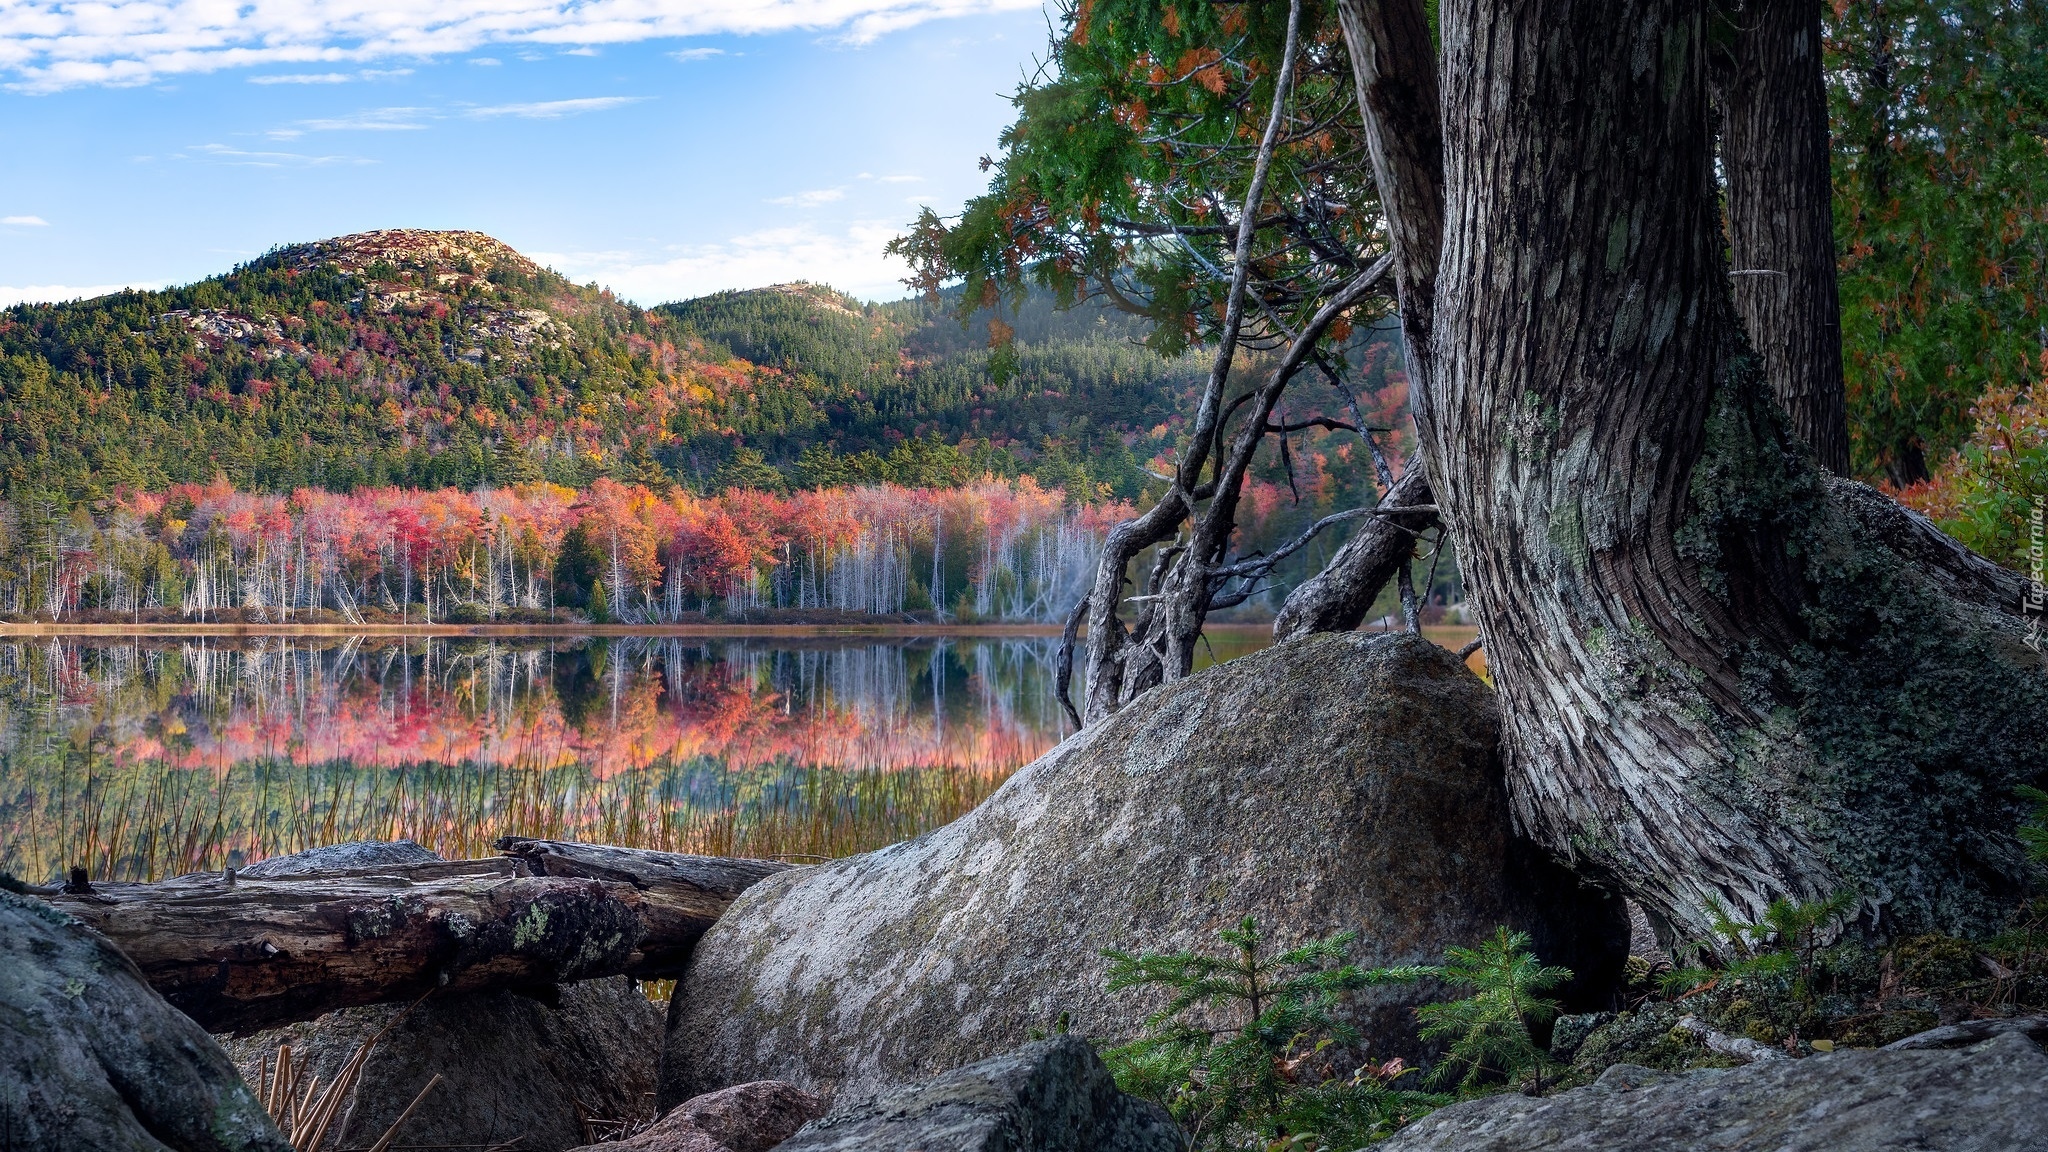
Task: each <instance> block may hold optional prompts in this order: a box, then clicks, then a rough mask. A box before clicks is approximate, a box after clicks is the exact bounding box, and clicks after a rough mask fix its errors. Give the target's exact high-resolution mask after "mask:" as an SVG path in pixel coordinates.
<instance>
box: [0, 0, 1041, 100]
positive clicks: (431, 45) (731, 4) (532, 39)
mask: <svg viewBox="0 0 2048 1152" xmlns="http://www.w3.org/2000/svg"><path fill="white" fill-rule="evenodd" d="M1042 3H1043V0H442V2H440V3H436V4H421V3H419V2H418V0H344V2H336V3H325V2H317V0H243V2H240V3H221V2H220V0H98V2H95V3H77V2H74V0H8V2H5V3H0V73H4V74H11V75H12V76H13V78H14V80H13V83H12V85H11V86H12V87H14V88H17V89H23V90H28V91H54V90H57V89H62V88H73V87H79V86H82V85H134V84H148V83H152V82H155V81H157V80H159V79H161V78H163V77H165V76H175V75H180V74H185V73H194V72H214V71H219V70H220V69H223V68H249V67H260V66H263V65H275V64H298V65H307V64H312V65H316V66H317V65H321V64H325V65H329V66H332V65H335V64H346V63H359V62H367V61H373V60H382V59H391V58H399V57H403V58H413V59H424V58H430V57H435V56H443V55H450V54H457V53H463V52H469V51H473V50H475V49H477V48H480V47H483V46H485V45H489V44H546V45H551V46H563V47H573V48H589V47H592V46H595V45H602V44H627V43H633V42H636V41H642V40H653V39H670V38H681V37H691V36H711V35H747V34H755V33H767V32H786V31H795V30H810V31H823V32H832V33H836V34H837V35H838V36H839V37H840V38H842V39H845V40H848V41H852V42H854V43H865V42H867V41H870V40H873V39H874V38H876V37H877V36H880V35H883V34H884V33H887V32H891V31H894V30H896V29H900V28H907V27H909V26H911V25H914V24H921V23H924V22H925V21H928V20H934V19H940V18H943V17H948V16H961V15H967V14H971V13H976V12H987V11H994V10H1002V9H1025V8H1037V7H1040V6H1041V4H1042Z"/></svg>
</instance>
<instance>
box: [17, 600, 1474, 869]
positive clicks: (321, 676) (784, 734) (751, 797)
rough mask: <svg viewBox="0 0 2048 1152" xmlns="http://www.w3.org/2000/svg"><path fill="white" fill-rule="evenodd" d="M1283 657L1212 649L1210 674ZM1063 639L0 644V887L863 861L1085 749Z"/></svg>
mask: <svg viewBox="0 0 2048 1152" xmlns="http://www.w3.org/2000/svg"><path fill="white" fill-rule="evenodd" d="M1466 635H1469V632H1467V633H1466ZM1266 639H1267V634H1266V632H1265V630H1264V629H1220V630H1216V632H1215V634H1214V635H1213V636H1212V637H1211V645H1210V646H1209V647H1208V648H1206V649H1205V651H1204V653H1203V656H1202V661H1203V663H1207V662H1209V661H1210V660H1213V659H1228V658H1230V657H1232V656H1235V655H1238V654H1241V653H1242V652H1246V651H1251V650H1253V649H1256V648H1258V647H1262V646H1263V645H1264V644H1265V643H1266ZM1437 639H1439V640H1440V641H1441V642H1444V643H1456V642H1459V641H1460V640H1461V639H1462V637H1460V636H1457V635H1447V636H1443V637H1437ZM1057 646H1058V639H1057V638H1056V637H1052V636H1034V635H1003V636H988V635H976V636H934V635H919V636H889V635H875V634H865V635H858V636H847V635H836V636H835V635H812V636H791V635H786V634H776V635H768V636H760V637H755V636H613V637H568V638H560V637H549V638H493V639H473V638H449V637H420V636H414V637H404V636H317V637H309V636H298V637H289V636H258V637H44V638H34V639H31V638H13V639H10V640H8V641H6V642H0V869H4V870H6V871H9V872H12V873H13V874H15V875H16V876H19V877H21V878H22V879H24V880H28V881H31V882H46V881H49V880H51V879H53V878H55V877H58V876H60V875H62V873H63V871H64V870H65V869H66V868H69V867H71V866H73V865H82V866H84V867H86V868H87V869H88V871H89V872H90V874H91V875H92V877H93V878H95V879H118V880H148V879H157V878H161V877H165V876H172V875H177V874H180V873H185V872H194V871H207V870H217V869H219V868H221V867H222V866H223V865H234V866H237V867H239V866H241V865H243V864H246V863H250V862H253V861H255V860H258V859H261V858H263V857H265V856H272V855H277V854H280V853H284V852H294V851H298V850H300V849H304V848H309V847H316V846H319V845H322V844H330V843H337V842H340V841H345V840H359V839H395V838H400V837H405V838H410V839H413V840H417V841H419V842H420V843H422V844H425V845H427V846H428V847H430V848H433V849H435V850H436V851H438V852H441V853H442V854H443V855H446V856H450V857H458V856H479V855H489V854H490V853H491V851H492V849H491V843H492V841H493V840H495V839H496V838H497V837H499V836H502V835H507V834H513V835H525V836H547V837H553V838H560V839H578V840H589V841H601V842H605V843H614V844H625V845H632V846H638V847H648V848H662V849H669V850H674V851H687V852H701V853H709V854H716V855H746V856H776V857H782V858H787V859H792V860H813V859H819V858H824V857H832V856H841V855H846V854H849V853H853V852H860V851H866V850H868V849H870V848H875V847H880V846H881V845H884V844H888V843H893V842H895V841H898V840H903V839H906V838H909V837H911V836H915V835H918V834H919V833H921V832H924V831H926V830H928V829H930V828H933V827H936V826H938V825H940V824H943V823H945V822H947V821H949V820H952V819H953V818H955V817H957V816H959V815H960V814H961V813H963V812H965V811H967V810H968V809H969V808H971V807H973V806H974V805H975V804H976V803H978V802H980V801H981V800H982V799H983V798H984V797H986V796H987V795H988V794H989V793H990V792H992V791H994V790H995V789H996V788H997V787H998V786H999V785H1001V784H1002V782H1003V781H1004V780H1005V779H1007V778H1008V777H1009V775H1010V774H1011V773H1012V772H1014V771H1015V770H1016V769H1017V768H1019V767H1021V766H1022V765H1024V764H1026V763H1029V762H1030V761H1031V760H1033V759H1035V758H1036V757H1038V756H1039V755H1041V754H1042V753H1044V752H1045V751H1047V750H1048V749H1050V748H1051V747H1052V746H1053V745H1055V744H1057V743H1058V742H1059V741H1060V740H1061V739H1063V738H1064V737H1065V736H1066V735H1068V734H1069V732H1070V731H1071V727H1070V725H1069V724H1068V722H1067V720H1066V717H1065V715H1064V714H1063V713H1062V712H1061V710H1060V708H1059V705H1058V703H1057V702H1056V701H1055V699H1054V696H1053V688H1052V668H1053V661H1054V657H1055V655H1056V653H1057Z"/></svg>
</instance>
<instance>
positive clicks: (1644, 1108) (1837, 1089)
mask: <svg viewBox="0 0 2048 1152" xmlns="http://www.w3.org/2000/svg"><path fill="white" fill-rule="evenodd" d="M1645 1148H1654V1149H1657V1150H1658V1152H1743V1150H1748V1149H1755V1150H1756V1152H1835V1150H1837V1149H1866V1148H1871V1149H1875V1148H1916V1149H1939V1150H1940V1152H2017V1150H2019V1149H2043V1148H2048V1056H2044V1055H2043V1054H2042V1052H2041V1049H2040V1048H2039V1047H2037V1046H2036V1045H2035V1044H2034V1042H2033V1041H2031V1040H2029V1039H2027V1037H2026V1036H2025V1035H2024V1034H2022V1033H2019V1032H2007V1033H2004V1034H2002V1035H1999V1036H1995V1037H1993V1038H1992V1039H1990V1040H1987V1041H1985V1042H1983V1043H1981V1044H1978V1045H1976V1046H1975V1047H1972V1048H1966V1049H1961V1050H1955V1051H1938V1050H1917V1051H1860V1052H1834V1053H1829V1054H1826V1055H1814V1056H1809V1057H1807V1058H1806V1059H1804V1060H1766V1061H1760V1062H1758V1063H1755V1064H1749V1065H1745V1066H1743V1067H1740V1068H1713V1069H1701V1070H1698V1071H1693V1072H1680V1073H1668V1072H1652V1071H1651V1070H1649V1069H1647V1068H1640V1067H1637V1066H1635V1065H1632V1064H1616V1065H1614V1066H1613V1067H1611V1068H1609V1069H1607V1070H1606V1071H1605V1072H1603V1073H1601V1075H1600V1079H1599V1080H1598V1081H1596V1082H1595V1083H1594V1084H1592V1085H1591V1086H1590V1087H1586V1088H1579V1089H1574V1090H1573V1091H1570V1092H1560V1093H1558V1094H1557V1095H1555V1096H1546V1097H1531V1096H1523V1095H1520V1094H1519V1093H1513V1092H1510V1093H1506V1094H1503V1095H1500V1096H1490V1097H1487V1098H1485V1099H1483V1100H1472V1101H1468V1102H1466V1103H1463V1104H1456V1105H1453V1106H1451V1107H1449V1108H1445V1109H1444V1110H1442V1111H1440V1112H1435V1113H1432V1114H1430V1115H1428V1116H1425V1117H1423V1118H1422V1119H1421V1120H1418V1121H1416V1122H1415V1123H1414V1124H1411V1125H1409V1126H1408V1127H1407V1128H1404V1129H1402V1130H1401V1131H1400V1132H1398V1133H1396V1134H1395V1135H1394V1137H1393V1138H1392V1139H1391V1140H1388V1141H1387V1142H1386V1143H1384V1144H1380V1145H1378V1146H1377V1152H1639V1150H1641V1149H1645Z"/></svg>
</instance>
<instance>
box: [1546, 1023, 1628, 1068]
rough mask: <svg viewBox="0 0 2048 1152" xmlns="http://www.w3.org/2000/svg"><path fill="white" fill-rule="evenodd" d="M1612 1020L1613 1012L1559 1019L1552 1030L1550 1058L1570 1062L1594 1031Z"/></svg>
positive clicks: (1552, 1026)
mask: <svg viewBox="0 0 2048 1152" xmlns="http://www.w3.org/2000/svg"><path fill="white" fill-rule="evenodd" d="M1612 1019H1614V1013H1612V1012H1582V1013H1580V1014H1579V1015H1576V1016H1560V1017H1558V1019H1557V1023H1555V1024H1553V1025H1551V1028H1550V1058H1551V1059H1553V1060H1570V1059H1571V1058H1572V1057H1573V1055H1575V1054H1576V1053H1577V1052H1578V1050H1579V1046H1580V1045H1582V1044H1584V1043H1585V1042H1586V1037H1588V1036H1591V1035H1592V1034H1593V1030H1594V1029H1596V1028H1598V1027H1600V1026H1601V1025H1602V1024H1605V1023H1607V1022H1608V1021H1609V1020H1612Z"/></svg>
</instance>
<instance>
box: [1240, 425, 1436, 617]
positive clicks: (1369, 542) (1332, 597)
mask: <svg viewBox="0 0 2048 1152" xmlns="http://www.w3.org/2000/svg"><path fill="white" fill-rule="evenodd" d="M1435 502H1436V496H1435V494H1434V493H1433V492H1432V491H1431V490H1430V487H1429V477H1428V474H1427V473H1426V472H1425V471H1424V470H1423V469H1421V468H1419V467H1415V466H1410V467H1409V469H1408V471H1407V472H1405V473H1403V474H1402V475H1401V478H1400V479H1399V480H1396V481H1395V482H1394V486H1393V487H1392V488H1389V489H1388V490H1387V492H1386V494H1385V495H1383V496H1381V497H1380V506H1381V507H1383V508H1409V507H1413V506H1415V505H1417V504H1433V503H1435ZM1436 523H1437V518H1436V515H1435V514H1434V513H1431V512H1410V513H1404V514H1397V515H1389V516H1374V517H1371V518H1369V519H1368V520H1366V522H1365V523H1364V524H1361V525H1359V527H1358V530H1357V531H1356V532H1354V533H1352V536H1351V539H1349V540H1346V541H1345V542H1344V546H1343V547H1342V548H1339V549H1337V551H1336V554H1334V555H1332V556H1331V557H1330V561H1329V563H1327V564H1325V565H1324V566H1323V570H1322V571H1320V572H1318V573H1316V574H1315V575H1314V576H1312V577H1310V578H1309V579H1308V580H1306V581H1304V582H1303V583H1302V584H1301V586H1300V587H1298V588H1296V589H1295V590H1294V591H1293V592H1291V593H1289V594H1288V596H1287V602H1286V603H1285V604H1282V605H1281V606H1280V613H1279V615H1277V616H1275V617H1274V618H1273V639H1275V640H1293V639H1296V638H1297V637H1301V636H1306V635H1309V634H1310V633H1312V632H1349V631H1350V630H1352V629H1353V628H1356V627H1358V626H1359V625H1360V624H1362V623H1364V622H1365V616H1366V613H1367V612H1370V611H1371V610H1372V605H1373V602H1374V601H1375V600H1377V599H1379V594H1380V589H1382V588H1385V587H1386V586H1387V581H1389V580H1391V579H1393V578H1394V573H1395V572H1397V571H1398V570H1399V569H1400V567H1401V565H1403V564H1406V563H1408V560H1409V558H1410V557H1411V556H1412V555H1413V554H1414V551H1415V538H1416V537H1417V536H1419V535H1421V534H1422V533H1423V532H1426V531H1428V530H1429V529H1430V528H1432V527H1435V526H1436Z"/></svg>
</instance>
